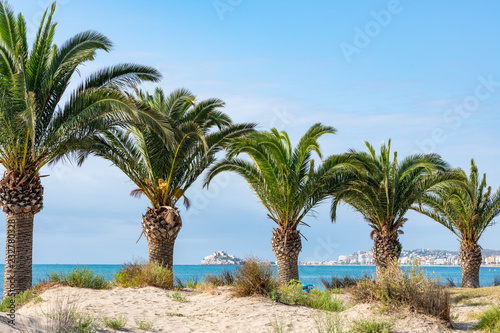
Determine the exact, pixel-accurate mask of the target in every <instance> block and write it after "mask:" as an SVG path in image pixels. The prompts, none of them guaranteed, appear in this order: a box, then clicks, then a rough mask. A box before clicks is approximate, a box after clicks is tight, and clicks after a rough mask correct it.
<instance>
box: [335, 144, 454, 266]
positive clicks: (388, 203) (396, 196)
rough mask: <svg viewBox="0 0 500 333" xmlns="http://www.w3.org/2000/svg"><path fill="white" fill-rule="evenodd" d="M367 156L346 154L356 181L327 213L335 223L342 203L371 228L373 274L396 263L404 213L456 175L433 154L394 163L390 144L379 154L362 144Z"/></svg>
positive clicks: (355, 153)
mask: <svg viewBox="0 0 500 333" xmlns="http://www.w3.org/2000/svg"><path fill="white" fill-rule="evenodd" d="M364 144H365V146H366V148H367V149H368V153H366V152H361V151H354V150H350V151H349V152H348V153H347V155H348V156H350V157H352V158H353V159H354V160H355V161H356V165H358V167H359V168H360V170H364V171H363V172H360V173H359V174H358V177H359V178H358V179H357V180H356V181H354V182H352V184H351V185H350V186H347V187H346V188H344V189H342V190H341V191H338V192H337V193H336V195H335V196H334V199H333V202H332V207H331V214H332V220H334V221H335V220H336V216H337V207H338V205H339V203H340V202H345V203H347V204H348V205H350V206H351V207H352V208H354V210H356V211H357V212H358V213H360V214H361V215H362V216H363V217H364V219H365V220H366V221H367V222H368V224H369V226H370V227H371V228H372V229H373V230H372V232H371V233H370V237H371V239H373V257H374V259H375V264H376V271H377V275H379V274H380V273H381V272H382V270H384V269H385V268H386V267H387V265H388V264H389V263H391V262H393V261H395V260H397V259H398V258H399V256H400V254H401V250H402V246H401V243H400V242H399V234H402V233H403V231H402V230H401V228H402V226H403V224H404V223H405V222H406V220H407V219H406V218H405V214H406V212H407V211H408V210H409V209H410V208H411V206H412V205H413V204H414V203H415V202H418V201H419V200H420V199H421V198H422V196H423V195H424V194H425V193H426V192H428V191H429V190H431V189H433V188H436V187H439V186H442V185H443V184H444V183H445V182H446V181H448V180H452V179H455V178H456V177H457V176H456V175H455V174H454V173H449V172H446V171H448V165H447V164H446V163H445V162H444V161H443V160H442V159H441V158H440V157H439V156H438V155H436V154H425V155H411V156H408V157H406V158H405V159H404V160H403V161H402V162H400V163H398V161H397V152H394V158H393V160H392V161H391V160H390V157H391V156H390V150H391V141H390V140H389V143H388V145H387V146H386V145H385V143H383V144H382V147H381V149H380V155H379V156H377V155H376V152H375V149H374V148H373V147H372V146H371V145H370V144H369V143H368V142H366V141H365V142H364Z"/></svg>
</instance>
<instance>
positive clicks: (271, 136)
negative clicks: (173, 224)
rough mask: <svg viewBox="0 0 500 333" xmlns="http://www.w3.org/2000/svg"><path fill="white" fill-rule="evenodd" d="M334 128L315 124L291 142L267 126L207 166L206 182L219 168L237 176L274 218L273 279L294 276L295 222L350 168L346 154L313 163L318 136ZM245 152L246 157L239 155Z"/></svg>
mask: <svg viewBox="0 0 500 333" xmlns="http://www.w3.org/2000/svg"><path fill="white" fill-rule="evenodd" d="M335 132H336V130H335V129H334V128H333V127H330V126H324V125H321V124H319V123H317V124H314V125H313V126H312V127H311V128H309V130H308V131H307V132H306V133H305V134H304V136H303V137H302V138H301V139H300V142H299V144H298V145H297V146H296V147H295V148H292V144H291V143H290V138H289V137H288V135H287V133H286V132H284V131H282V132H278V131H277V130H276V129H272V130H271V131H270V132H265V131H264V132H258V133H254V134H251V135H249V136H246V137H244V138H241V139H238V140H235V142H234V143H233V144H232V145H231V146H230V147H229V148H228V155H227V157H226V159H224V160H222V161H220V162H218V163H216V164H215V165H214V166H213V167H211V168H210V170H209V173H208V175H207V178H206V180H205V185H206V186H208V185H209V183H210V181H211V180H212V179H213V178H214V177H215V176H216V175H217V174H219V173H221V172H223V171H232V172H235V173H237V174H239V175H240V176H242V177H243V178H244V179H245V180H246V181H247V183H248V184H249V185H250V187H251V188H252V190H253V191H254V192H255V194H256V195H257V197H258V199H259V201H260V202H261V203H262V204H263V205H264V207H266V209H267V211H268V214H267V216H268V217H269V218H270V219H271V220H272V221H274V222H275V223H276V225H277V227H276V228H274V229H273V237H272V240H271V245H272V249H273V252H274V254H275V255H276V261H277V265H278V280H279V282H280V283H287V282H289V281H290V280H292V279H296V280H298V278H299V271H298V265H297V264H298V262H297V261H298V256H299V253H300V251H301V250H302V241H301V233H300V231H299V230H298V226H299V225H301V224H303V225H307V224H306V223H305V222H304V218H305V217H306V215H307V214H308V213H309V211H310V210H311V209H313V208H314V207H315V206H317V205H318V204H319V203H320V202H321V201H322V200H324V199H325V198H327V197H328V195H329V193H330V191H333V190H334V189H335V188H336V187H338V186H341V185H342V184H343V183H344V179H345V178H346V176H345V175H346V172H345V171H346V170H349V167H350V166H349V164H348V163H347V162H348V161H349V158H347V157H345V156H332V157H330V158H328V159H327V160H325V161H324V162H323V163H322V164H320V165H319V166H318V167H315V166H314V160H313V159H312V153H314V152H315V153H317V154H318V155H319V157H320V158H321V156H322V155H321V151H320V146H319V143H318V139H319V138H320V137H321V136H322V135H324V134H327V133H330V134H333V133H335ZM241 154H245V155H247V156H248V157H250V159H251V162H250V161H247V160H246V159H243V158H238V156H239V155H241Z"/></svg>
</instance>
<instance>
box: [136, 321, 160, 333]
mask: <svg viewBox="0 0 500 333" xmlns="http://www.w3.org/2000/svg"><path fill="white" fill-rule="evenodd" d="M135 323H136V325H137V326H139V329H140V330H143V331H151V330H152V329H153V326H154V324H155V322H154V321H153V320H146V319H135Z"/></svg>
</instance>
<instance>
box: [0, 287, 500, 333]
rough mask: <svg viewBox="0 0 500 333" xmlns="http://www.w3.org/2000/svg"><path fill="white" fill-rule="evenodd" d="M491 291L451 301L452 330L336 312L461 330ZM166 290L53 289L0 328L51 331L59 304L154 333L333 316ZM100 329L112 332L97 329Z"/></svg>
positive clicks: (299, 326)
mask: <svg viewBox="0 0 500 333" xmlns="http://www.w3.org/2000/svg"><path fill="white" fill-rule="evenodd" d="M496 289H498V290H496ZM496 289H495V292H494V296H491V297H486V298H485V297H484V296H481V297H479V298H477V299H475V298H474V297H469V298H467V302H465V303H464V304H462V303H460V304H453V306H452V318H454V319H455V321H456V322H458V323H456V324H455V328H454V329H451V328H449V327H446V326H445V325H444V324H443V323H441V322H439V321H438V320H436V319H433V318H430V317H428V316H424V315H418V314H414V313H410V312H408V311H401V312H400V311H398V312H397V313H382V314H381V311H380V309H379V308H378V307H377V306H376V305H374V304H352V300H351V297H350V295H349V294H345V293H344V294H339V295H338V297H339V298H341V299H342V300H343V301H344V302H345V303H348V304H350V307H349V308H348V309H347V310H345V311H343V312H341V313H339V314H338V316H339V319H340V320H341V321H342V322H343V323H344V325H345V327H346V328H348V326H349V323H350V322H352V321H353V320H357V319H361V318H374V317H377V318H387V319H390V320H392V322H393V330H392V331H393V332H400V333H403V332H412V333H420V332H421V333H424V332H425V333H434V332H435V333H438V332H460V331H465V330H467V329H470V328H471V326H472V325H473V324H474V323H475V322H474V320H473V319H471V318H472V317H473V314H474V313H480V312H481V311H484V309H486V308H487V307H488V306H489V305H490V304H494V303H495V302H496V303H499V302H500V296H499V295H500V292H497V291H500V288H499V287H496ZM171 294H172V291H165V290H162V289H159V288H155V287H146V288H139V289H131V288H113V289H110V290H93V289H80V288H73V287H62V286H59V287H54V288H51V289H49V290H47V291H45V292H44V293H42V294H41V295H40V296H41V299H42V300H41V301H39V302H37V303H36V304H33V303H29V304H27V305H25V306H23V307H21V308H20V309H18V311H17V312H16V326H15V328H13V327H11V326H8V325H6V322H7V318H6V314H2V315H1V316H0V321H1V323H0V332H2V333H11V332H12V333H16V332H50V328H47V325H49V326H50V320H49V319H47V314H49V315H50V314H51V313H54V312H55V311H57V309H60V308H61V305H62V306H63V307H66V308H67V307H72V308H73V309H75V310H76V311H77V312H87V313H92V314H93V316H94V317H96V318H103V317H111V318H113V317H115V318H116V317H118V316H123V317H125V318H126V319H127V323H126V325H125V331H127V332H144V331H143V330H140V329H139V326H138V324H137V323H136V320H147V321H151V322H153V323H154V325H153V328H152V330H151V331H153V332H180V333H181V332H274V327H275V325H276V322H278V323H280V325H282V326H285V327H286V329H285V332H317V325H318V324H317V321H318V320H321V318H324V316H325V315H335V314H333V313H330V312H323V311H321V312H320V311H318V310H314V309H311V308H307V307H304V306H290V305H285V304H281V303H276V302H273V301H272V300H270V299H268V298H265V297H243V298H241V297H235V296H234V295H233V294H232V291H231V288H230V287H219V288H217V289H213V290H212V291H211V292H201V293H200V292H197V291H195V290H191V289H184V290H183V291H181V294H182V296H184V297H185V301H184V302H179V301H177V300H175V299H173V298H172V297H171V296H170V297H169V295H171ZM452 299H453V292H452ZM99 332H115V330H112V329H109V328H101V329H100V330H99ZM469 332H470V331H469Z"/></svg>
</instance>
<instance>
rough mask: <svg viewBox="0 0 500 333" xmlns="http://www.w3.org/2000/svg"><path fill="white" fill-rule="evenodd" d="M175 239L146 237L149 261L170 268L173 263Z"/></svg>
mask: <svg viewBox="0 0 500 333" xmlns="http://www.w3.org/2000/svg"><path fill="white" fill-rule="evenodd" d="M174 244H175V239H168V238H164V239H151V238H148V252H149V262H152V263H155V264H158V265H162V266H164V267H167V268H168V269H170V270H171V269H172V267H173V264H174Z"/></svg>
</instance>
